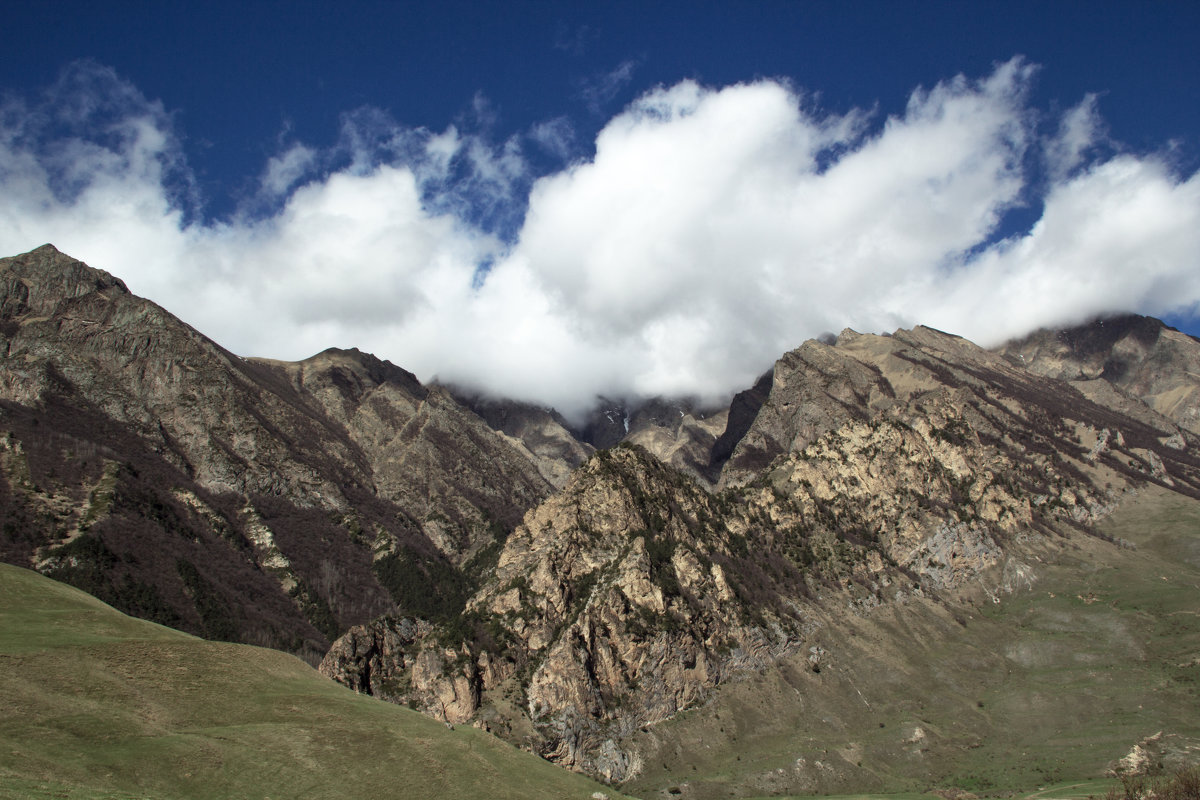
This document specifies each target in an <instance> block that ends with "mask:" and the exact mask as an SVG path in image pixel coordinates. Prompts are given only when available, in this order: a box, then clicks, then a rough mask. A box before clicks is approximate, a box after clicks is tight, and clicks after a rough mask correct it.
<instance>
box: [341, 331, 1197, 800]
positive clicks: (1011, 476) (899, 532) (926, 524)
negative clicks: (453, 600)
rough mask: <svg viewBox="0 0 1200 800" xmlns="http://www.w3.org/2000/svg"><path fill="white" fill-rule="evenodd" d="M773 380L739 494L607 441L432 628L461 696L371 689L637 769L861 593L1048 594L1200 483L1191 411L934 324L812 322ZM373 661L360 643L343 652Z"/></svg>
mask: <svg viewBox="0 0 1200 800" xmlns="http://www.w3.org/2000/svg"><path fill="white" fill-rule="evenodd" d="M758 391H759V399H758V400H754V398H751V401H747V402H746V403H745V404H744V406H745V408H744V409H743V411H746V412H750V411H753V413H754V418H753V420H751V421H750V422H749V424H746V423H745V421H744V419H743V422H742V423H741V424H742V425H744V428H745V432H744V434H743V435H742V436H741V438H740V439H739V440H738V441H737V443H736V445H735V446H734V447H733V448H732V454H731V456H730V458H729V459H728V461H727V463H726V466H725V471H724V473H723V474H722V478H721V482H722V484H723V486H724V488H723V489H722V490H721V491H719V492H712V491H708V490H707V489H706V488H705V486H704V485H702V484H701V483H700V482H697V481H696V480H695V479H694V478H693V477H692V476H690V475H688V474H686V473H684V472H682V471H680V470H677V469H675V468H673V467H671V466H668V465H666V464H664V463H663V462H662V460H660V459H659V458H657V457H656V456H655V455H654V454H653V453H651V452H649V451H648V450H645V449H643V448H640V447H636V446H630V445H622V446H621V447H618V448H614V449H612V450H608V451H600V452H598V453H597V454H596V455H595V456H593V458H592V459H591V460H589V461H588V462H587V463H586V464H584V465H583V466H582V467H581V468H580V469H578V470H577V471H576V472H575V473H574V474H573V475H572V478H571V481H570V482H569V483H568V484H567V486H566V487H565V488H564V489H563V490H562V491H561V492H560V493H558V494H557V495H555V496H553V497H551V498H550V499H548V500H547V501H545V502H543V503H542V504H541V505H540V506H538V507H536V508H535V509H533V510H532V511H530V512H529V513H528V514H527V515H526V517H525V520H524V522H523V523H522V525H520V526H519V527H518V528H517V529H516V530H515V531H514V532H513V534H512V535H511V536H510V537H509V538H508V540H507V541H506V542H505V544H504V548H503V550H502V552H501V554H500V557H499V560H498V562H497V565H496V568H495V571H494V574H493V575H492V576H491V577H490V578H489V579H488V580H487V581H486V582H485V583H484V585H483V586H482V587H481V588H480V589H479V590H478V591H477V592H476V593H475V594H474V596H473V597H472V598H471V600H470V601H469V603H468V606H467V607H468V610H469V625H468V627H469V628H470V630H467V631H461V632H459V636H458V638H453V637H451V638H452V639H453V642H452V643H450V644H448V640H446V639H445V638H443V639H442V640H441V641H439V642H437V643H436V644H434V645H432V646H430V647H429V648H428V650H426V651H422V647H423V645H415V650H417V651H422V652H431V653H433V655H431V656H429V661H437V662H438V663H442V664H445V665H447V667H446V672H445V673H444V674H443V677H441V678H437V677H436V676H434V684H435V685H438V682H439V681H441V684H440V685H441V686H442V687H443V688H442V689H441V690H438V691H435V692H433V694H435V695H437V696H438V697H440V698H443V699H441V700H439V703H430V702H429V701H428V699H426V698H428V697H429V696H430V693H429V691H428V690H425V693H424V694H420V693H416V692H415V691H414V690H413V689H412V688H411V687H412V686H413V685H414V684H415V683H417V680H418V679H417V677H416V676H417V675H418V673H417V672H415V671H413V672H412V673H411V674H412V675H413V676H414V677H413V678H411V679H409V680H407V681H404V680H401V681H399V682H395V681H394V682H393V683H392V684H391V686H390V687H385V686H382V685H379V686H373V687H371V691H372V692H373V693H376V694H380V695H382V696H385V697H388V698H390V699H394V700H397V701H415V702H417V703H418V704H419V705H420V706H421V707H423V708H425V709H426V710H428V711H431V712H432V713H435V714H442V713H445V714H446V716H447V718H450V717H449V714H448V712H442V711H439V709H440V708H441V707H442V706H445V707H446V708H450V707H451V706H452V707H453V708H454V714H455V715H456V716H455V717H454V719H455V721H465V720H468V719H474V720H477V721H480V723H481V724H485V723H486V724H487V725H489V726H490V727H492V728H493V729H494V730H497V731H498V732H501V733H507V732H510V731H511V732H519V736H516V737H514V738H516V739H517V740H518V741H524V742H525V743H527V744H531V745H532V746H534V747H536V748H538V749H539V750H540V751H541V752H543V753H544V754H546V755H547V757H549V758H552V759H554V760H556V761H558V762H560V763H563V764H565V765H568V766H571V767H573V768H576V769H581V770H584V771H587V772H589V773H592V774H596V775H601V776H604V777H606V778H608V779H610V780H625V779H628V778H630V777H631V776H634V775H636V774H638V772H639V770H641V769H642V767H643V766H644V758H645V757H646V756H645V753H644V752H643V750H642V749H641V748H642V744H640V743H639V742H644V741H645V738H644V737H642V738H640V739H639V734H640V732H641V731H642V730H643V729H645V728H646V727H647V726H654V725H656V724H660V723H662V722H663V721H664V720H667V719H670V718H671V717H673V716H674V715H675V714H677V713H678V712H679V711H681V710H684V709H687V708H692V707H695V706H696V705H698V704H703V703H704V702H705V701H706V698H708V697H709V696H710V695H711V693H712V692H713V691H716V690H717V689H718V688H719V687H720V686H722V685H724V684H726V683H728V682H730V681H736V680H737V679H738V676H739V675H741V674H745V673H746V672H747V670H752V669H756V668H761V667H763V666H764V665H766V664H769V663H772V662H773V661H775V660H776V659H779V658H782V657H791V656H794V655H795V654H796V653H798V652H799V653H802V652H804V651H805V650H806V649H807V648H808V647H811V646H812V645H810V644H809V639H810V636H811V634H812V633H813V632H814V631H817V630H820V629H821V628H823V627H825V626H826V625H827V624H828V623H829V622H830V621H831V620H834V619H837V618H838V617H839V616H840V615H844V614H845V613H847V610H849V611H850V612H851V613H855V614H871V613H873V611H874V610H875V609H879V608H887V607H892V606H895V605H896V604H903V603H905V602H907V601H908V600H910V599H912V598H922V601H923V602H932V603H934V604H941V605H944V606H946V607H947V608H949V609H951V610H953V609H954V608H955V607H956V604H957V603H960V602H966V599H965V598H973V597H976V596H978V595H980V594H982V595H983V596H984V597H986V598H988V599H998V598H1000V597H1002V596H1004V595H1006V594H1008V593H1011V592H1013V591H1021V590H1027V589H1028V588H1029V587H1030V586H1032V585H1033V584H1035V583H1036V581H1037V580H1038V571H1039V568H1038V566H1037V565H1038V564H1039V563H1040V562H1041V559H1042V558H1043V557H1044V556H1047V555H1048V554H1050V553H1053V552H1057V551H1058V550H1059V549H1061V548H1062V547H1064V546H1066V544H1065V543H1067V542H1068V541H1069V540H1070V539H1071V537H1075V536H1085V537H1086V536H1089V535H1090V533H1089V531H1090V530H1091V525H1092V523H1093V522H1094V521H1095V520H1097V519H1099V518H1102V517H1103V516H1104V515H1105V514H1107V513H1108V511H1109V510H1110V509H1111V508H1113V507H1114V506H1115V505H1116V504H1118V503H1119V502H1120V501H1121V500H1122V498H1123V497H1125V496H1127V495H1128V494H1129V493H1131V492H1136V491H1137V490H1138V487H1140V486H1144V485H1148V484H1158V485H1160V486H1163V487H1170V488H1172V489H1173V490H1174V491H1177V492H1182V493H1185V494H1188V495H1189V496H1196V497H1200V460H1198V459H1197V457H1196V455H1195V453H1196V446H1197V440H1196V437H1194V436H1192V435H1191V434H1190V433H1189V432H1187V431H1181V430H1180V429H1179V428H1178V427H1177V426H1175V425H1174V424H1173V423H1172V422H1171V421H1170V420H1168V419H1166V418H1165V417H1162V416H1160V415H1157V414H1154V413H1153V412H1150V411H1149V410H1148V409H1147V413H1146V414H1144V415H1142V416H1141V417H1132V416H1128V415H1124V414H1122V413H1120V411H1119V410H1117V409H1114V408H1112V407H1109V406H1107V405H1102V404H1098V403H1095V402H1092V401H1090V400H1088V399H1087V398H1086V397H1084V396H1083V395H1082V394H1081V393H1080V392H1079V391H1078V390H1077V389H1075V388H1073V387H1072V386H1071V385H1069V384H1066V383H1063V382H1061V381H1058V380H1054V379H1050V378H1047V377H1043V376H1039V375H1035V374H1032V373H1030V372H1029V371H1027V370H1025V369H1023V368H1021V367H1020V366H1017V365H1013V364H1012V363H1010V362H1009V361H1008V360H1006V359H1004V358H1003V357H1001V356H1000V355H998V354H995V353H991V352H988V351H986V350H983V349H981V348H979V347H976V346H975V345H973V344H971V343H970V342H967V341H965V340H962V339H960V338H958V337H954V336H950V335H948V334H944V333H941V332H938V331H934V330H931V329H926V328H918V329H916V330H913V331H900V332H897V333H896V334H895V335H893V336H890V337H884V336H863V335H858V334H855V333H853V332H851V331H847V332H844V333H843V334H842V335H841V336H840V337H839V339H838V340H837V342H836V343H835V344H834V345H829V344H822V343H818V342H808V343H806V344H805V345H804V346H802V347H801V348H799V349H797V350H796V351H794V352H792V353H789V354H788V355H786V356H785V357H784V358H782V359H781V360H780V361H779V363H777V364H776V366H775V369H774V371H773V373H772V375H771V378H770V380H769V381H763V382H762V383H761V385H760V387H758ZM744 416H748V413H746V414H745V415H744ZM631 427H632V426H631ZM955 613H957V612H955ZM395 624H396V623H395V621H390V622H389V621H386V620H385V621H380V622H377V623H375V624H374V625H373V626H368V627H367V628H365V629H363V630H362V631H361V632H359V633H358V634H356V635H358V636H360V637H361V636H370V637H374V638H377V637H378V636H379V634H378V633H377V632H376V633H369V632H370V631H379V630H381V629H384V630H385V629H387V627H388V626H389V625H391V626H394V625H395ZM410 653H411V650H410V651H406V656H405V659H400V660H395V659H394V660H393V661H392V662H391V663H392V666H391V667H385V668H384V671H387V672H389V674H402V673H404V671H405V667H404V666H403V664H406V663H410V661H411V655H410ZM813 658H814V659H815V661H814V666H818V665H819V663H818V662H819V661H820V659H821V652H820V651H818V652H815V653H814V654H813ZM384 661H386V659H384ZM354 662H355V657H354V656H353V646H352V642H350V641H344V642H340V643H338V644H337V645H335V647H334V649H333V650H331V652H330V654H329V656H328V657H327V659H326V661H325V662H324V664H323V665H322V669H323V670H325V671H326V672H327V673H328V674H331V675H334V676H337V675H338V674H340V673H344V672H347V671H349V672H353V666H352V665H353V664H354ZM413 663H415V662H413ZM427 663H428V662H427ZM379 669H380V668H379V667H376V668H374V671H375V672H378V671H379ZM419 674H420V680H421V681H423V682H424V683H425V684H426V685H428V682H429V680H430V677H431V674H432V673H430V672H429V671H428V670H425V671H423V672H420V673H419ZM464 680H465V681H466V683H465V684H464V683H462V681H464ZM467 686H470V687H473V688H472V689H471V690H470V691H466V690H465V687H467ZM398 687H399V688H398ZM444 698H453V699H455V703H454V704H453V705H452V704H450V703H447V702H446V700H445V699H444ZM464 698H467V699H466V701H465V702H464V701H463V699H464ZM476 698H477V699H476ZM529 731H533V735H532V738H530V733H529Z"/></svg>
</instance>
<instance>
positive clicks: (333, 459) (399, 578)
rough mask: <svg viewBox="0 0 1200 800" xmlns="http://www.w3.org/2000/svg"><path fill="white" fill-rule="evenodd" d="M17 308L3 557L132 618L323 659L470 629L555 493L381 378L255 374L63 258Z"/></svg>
mask: <svg viewBox="0 0 1200 800" xmlns="http://www.w3.org/2000/svg"><path fill="white" fill-rule="evenodd" d="M0 292H2V294H0V336H2V337H3V344H4V351H3V352H4V356H3V361H2V363H0V402H2V403H3V416H2V418H0V430H3V431H4V441H5V443H6V446H5V448H4V452H3V455H0V460H2V461H3V466H4V468H5V469H4V476H3V477H4V480H3V481H2V483H3V484H4V486H2V487H0V490H2V492H0V494H2V497H0V501H2V504H3V512H4V515H5V521H4V528H3V530H4V535H3V537H2V538H0V553H2V556H3V557H4V558H5V559H6V560H9V561H13V562H16V563H20V564H23V565H26V566H36V567H38V568H39V569H42V570H43V571H46V572H48V573H50V574H52V575H55V576H57V577H61V578H65V579H67V580H69V581H72V582H75V583H78V584H82V585H84V588H87V589H89V590H91V591H93V592H94V593H98V594H100V596H102V597H103V598H104V599H106V600H109V601H110V602H113V603H114V604H115V605H117V606H118V607H119V608H122V609H124V610H128V611H132V612H134V613H141V614H143V615H146V616H150V617H152V618H155V619H157V620H159V621H164V622H167V623H168V624H175V625H177V626H179V627H183V628H185V629H188V630H193V631H196V632H198V633H204V634H206V635H210V636H215V637H217V638H228V639H240V640H245V641H251V642H253V643H256V644H268V645H271V646H276V647H282V648H284V649H290V650H296V651H298V652H304V653H307V654H308V655H309V656H310V657H312V656H313V655H314V654H316V653H319V652H323V651H324V649H325V648H326V643H327V642H328V639H329V638H332V637H334V636H336V635H337V634H338V633H340V632H341V631H342V630H345V629H346V627H347V626H349V625H353V624H357V623H361V622H364V621H366V620H368V619H370V618H372V617H374V616H377V615H378V614H380V613H382V612H383V611H385V610H388V609H389V608H394V607H396V606H399V607H400V608H406V607H407V608H408V609H409V610H410V611H412V612H413V613H422V614H426V615H429V614H433V615H434V616H437V615H439V614H440V615H445V614H451V613H456V612H457V611H458V610H459V609H460V608H461V603H462V601H463V600H464V599H465V596H466V590H465V588H464V587H465V586H466V585H467V582H468V581H467V578H466V576H465V574H464V573H463V571H462V569H461V568H460V567H461V566H462V565H464V564H465V563H466V562H467V561H468V560H470V559H471V558H472V557H474V556H477V555H479V557H480V558H481V559H482V560H483V561H486V560H487V558H488V554H487V552H483V553H482V555H480V553H481V551H485V550H487V549H488V548H489V547H490V548H491V552H492V556H491V557H494V551H495V547H496V545H495V542H496V541H497V539H498V538H502V537H503V536H504V535H505V534H506V533H507V531H508V530H510V529H511V528H512V527H513V526H515V525H516V523H517V522H519V520H520V518H521V516H522V515H523V513H524V511H525V510H526V509H527V508H529V507H530V506H532V505H533V504H535V503H536V502H538V501H539V500H541V499H542V498H543V497H545V496H546V495H547V494H549V492H550V491H551V488H552V487H551V486H550V484H549V483H547V482H546V481H545V480H544V479H543V478H542V477H541V475H539V473H538V471H537V469H536V467H535V466H534V464H533V463H532V462H531V461H530V459H529V457H528V454H527V453H526V452H524V451H523V450H522V449H521V448H519V447H517V446H514V443H513V442H512V441H510V440H508V439H506V438H505V437H503V436H500V435H498V434H496V433H495V432H494V431H492V430H491V429H490V428H489V427H488V426H487V425H486V424H485V423H484V422H483V421H482V420H481V419H480V418H478V417H477V416H476V415H474V414H473V413H471V412H470V411H468V410H467V409H465V408H463V407H462V406H461V405H459V404H458V403H456V402H455V401H454V400H453V399H452V398H451V397H450V396H449V395H448V394H447V393H446V392H445V391H443V390H440V389H427V388H425V387H422V386H421V385H420V383H419V382H417V381H416V379H415V378H414V377H413V376H412V375H411V374H409V373H407V372H405V371H404V370H401V369H399V368H398V367H395V366H393V365H391V364H389V363H387V362H383V361H380V360H378V359H375V358H374V357H372V356H369V355H365V354H362V353H358V352H357V351H328V352H326V353H322V354H320V355H318V356H315V357H314V358H312V359H309V360H307V361H305V362H301V363H299V364H283V363H277V362H267V361H261V360H254V359H249V360H247V359H243V358H240V357H238V356H235V355H233V354H231V353H229V352H227V351H225V350H223V349H222V348H221V347H219V346H218V345H216V344H215V343H213V342H211V341H210V340H208V339H207V338H205V337H204V336H202V335H201V334H199V333H198V332H196V331H195V330H193V329H192V328H190V327H188V326H187V325H185V324H183V323H182V322H180V321H179V320H178V319H176V318H175V317H173V316H172V315H170V314H169V313H167V312H166V311H164V310H163V309H162V308H159V307H158V306H156V305H154V304H153V303H150V302H148V301H145V300H143V299H141V298H138V297H135V296H134V295H132V294H131V293H130V292H129V291H128V290H127V289H126V287H125V286H124V284H122V283H121V282H120V281H119V280H117V279H116V278H113V277H112V276H110V275H108V274H107V273H104V272H101V271H99V270H94V269H91V268H90V267H88V266H86V265H84V264H82V263H81V262H79V261H76V260H74V259H72V258H70V257H68V256H66V255H64V254H62V253H59V252H58V251H57V250H55V249H54V248H53V247H51V246H49V245H47V246H45V247H42V248H39V249H38V250H35V251H33V252H32V253H28V254H25V255H23V256H18V257H15V258H6V259H0ZM435 585H441V586H443V587H444V589H443V591H440V592H439V591H433V587H434V586H435ZM455 587H458V588H455ZM326 637H328V638H326Z"/></svg>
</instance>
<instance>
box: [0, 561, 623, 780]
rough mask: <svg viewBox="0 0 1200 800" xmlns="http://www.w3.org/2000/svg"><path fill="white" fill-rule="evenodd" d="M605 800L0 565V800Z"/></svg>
mask: <svg viewBox="0 0 1200 800" xmlns="http://www.w3.org/2000/svg"><path fill="white" fill-rule="evenodd" d="M598 791H600V792H604V793H605V795H606V796H610V797H616V796H618V795H616V793H615V792H613V791H611V790H609V789H607V788H606V787H602V786H600V785H599V784H596V783H593V782H591V781H589V780H587V779H585V778H583V777H580V776H578V775H574V774H571V773H568V772H566V771H564V770H561V769H559V768H556V767H554V766H552V765H550V764H548V763H546V762H544V761H542V760H541V759H538V758H536V757H534V756H531V755H529V754H527V753H523V752H520V751H518V750H516V749H514V748H512V747H510V746H508V745H506V744H504V743H502V742H500V741H499V740H497V739H495V738H493V737H491V736H489V735H487V734H484V733H482V732H480V731H477V730H475V729H473V728H463V727H460V728H458V729H456V730H448V729H447V728H446V727H444V726H443V725H441V724H439V723H437V722H434V721H432V720H430V719H427V718H425V717H422V716H421V715H419V714H417V713H416V712H413V711H410V710H408V709H406V708H401V707H398V706H393V705H389V704H386V703H381V702H379V701H377V700H374V699H372V698H369V697H362V696H358V695H355V694H354V693H353V692H351V691H349V690H348V689H345V688H343V687H341V686H339V685H337V684H334V683H332V682H331V681H328V680H326V679H324V678H322V677H321V676H320V675H318V674H317V673H316V672H314V671H313V670H312V669H311V668H309V667H308V666H307V665H305V664H304V663H303V662H301V661H300V660H298V659H296V658H294V657H292V656H288V655H285V654H283V653H278V652H275V651H271V650H264V649H259V648H253V647H246V646H242V645H229V644H220V643H213V642H206V641H203V640H201V639H197V638H194V637H191V636H188V635H185V634H182V633H179V632H177V631H173V630H170V629H168V628H164V627H161V626H157V625H154V624H151V623H147V622H142V621H140V620H135V619H132V618H130V617H126V616H124V615H122V614H120V613H118V612H116V611H114V610H113V609H111V608H110V607H108V606H106V605H104V604H103V603H101V602H99V601H98V600H96V599H95V598H93V597H91V596H89V595H87V594H84V593H82V592H79V591H77V590H75V589H72V588H70V587H68V586H65V585H63V584H59V583H55V582H53V581H51V580H48V579H46V578H44V577H41V576H40V575H37V574H36V573H33V572H30V571H27V570H22V569H19V568H16V567H11V566H8V565H4V564H0V797H21V798H26V797H69V798H207V797H211V798H231V797H239V798H241V797H245V798H268V797H270V798H296V797H312V798H326V797H377V798H384V797H403V798H406V800H408V798H425V797H428V798H434V797H436V798H472V797H478V798H488V799H489V800H494V799H495V798H508V797H511V798H529V797H547V798H558V797H561V798H589V797H591V796H592V795H593V793H595V792H598Z"/></svg>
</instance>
